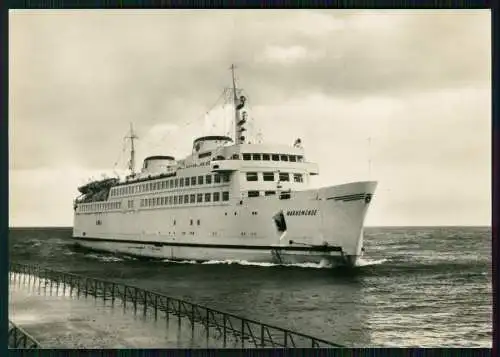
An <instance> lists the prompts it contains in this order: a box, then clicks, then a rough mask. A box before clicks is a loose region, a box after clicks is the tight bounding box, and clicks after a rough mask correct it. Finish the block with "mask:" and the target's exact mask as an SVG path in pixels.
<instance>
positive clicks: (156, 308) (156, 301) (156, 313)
mask: <svg viewBox="0 0 500 357" xmlns="http://www.w3.org/2000/svg"><path fill="white" fill-rule="evenodd" d="M155 320H158V294H155Z"/></svg>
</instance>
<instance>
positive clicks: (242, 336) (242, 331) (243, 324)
mask: <svg viewBox="0 0 500 357" xmlns="http://www.w3.org/2000/svg"><path fill="white" fill-rule="evenodd" d="M241 348H245V320H243V319H241Z"/></svg>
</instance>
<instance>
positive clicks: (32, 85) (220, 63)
mask: <svg viewBox="0 0 500 357" xmlns="http://www.w3.org/2000/svg"><path fill="white" fill-rule="evenodd" d="M490 41H491V22H490V12H489V10H474V11H472V10H471V11H469V10H456V11H450V10H440V11H438V10H425V11H424V10H421V11H410V10H393V11H389V10H386V11H368V10H364V11H363V10H356V11H354V10H331V11H327V10H303V11H302V10H301V11H299V10H259V11H253V10H237V11H236V10H235V11H229V10H190V11H187V10H186V11H180V10H175V11H174V10H165V11H159V10H154V11H153V10H86V11H83V10H75V11H69V10H50V11H49V10H30V11H20V10H16V11H10V14H9V211H10V212H9V222H10V223H9V224H10V226H71V225H72V221H73V208H72V206H73V200H74V199H75V198H76V196H78V191H77V187H78V186H79V185H81V184H83V183H85V182H87V181H88V179H89V178H90V177H94V178H100V177H101V175H102V174H103V173H104V174H107V175H108V176H109V175H112V174H113V173H115V172H116V173H119V174H123V173H125V171H124V169H125V168H126V160H127V151H126V150H124V149H126V147H125V146H124V144H126V142H124V136H126V134H127V132H128V130H129V125H130V123H131V122H132V123H133V124H134V128H135V131H136V133H137V135H138V136H139V140H138V142H137V162H138V166H140V165H141V162H142V160H143V158H144V157H146V156H149V155H156V154H166V155H174V156H176V157H177V158H182V157H183V156H186V155H188V154H190V152H191V146H192V140H193V139H194V138H196V137H198V136H202V135H208V134H219V135H224V134H227V131H228V129H229V128H230V120H231V112H230V110H231V107H230V106H229V105H227V104H224V99H222V100H220V101H219V102H217V98H220V95H221V94H222V93H223V91H224V88H226V87H229V86H230V85H231V72H230V70H229V67H230V65H231V64H233V63H234V64H235V65H236V67H237V69H236V78H237V82H238V86H239V87H240V88H242V89H243V90H244V94H245V95H246V97H247V98H248V100H247V104H248V112H249V117H250V121H251V122H250V126H249V129H250V134H251V137H253V138H256V140H257V138H258V140H262V141H264V142H274V143H279V144H289V145H292V144H293V142H294V140H295V139H296V138H298V137H300V138H301V139H302V142H303V145H304V148H305V150H306V158H307V160H308V161H313V162H316V163H318V165H319V169H320V175H319V176H318V177H315V178H314V181H313V183H312V184H313V187H321V186H327V185H334V184H342V183H346V182H350V181H362V180H376V181H378V182H379V184H378V188H377V191H376V193H375V196H374V198H373V200H372V204H371V207H370V209H369V213H368V216H367V220H366V225H368V226H408V225H411V226H419V225H490V224H491V89H490V88H491V52H490ZM214 104H215V107H214ZM209 109H213V110H211V111H210V110H209ZM207 111H208V114H207Z"/></svg>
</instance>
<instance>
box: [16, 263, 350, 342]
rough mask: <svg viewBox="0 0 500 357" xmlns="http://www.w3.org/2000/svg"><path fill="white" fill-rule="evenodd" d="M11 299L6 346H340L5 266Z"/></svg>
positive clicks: (58, 274)
mask: <svg viewBox="0 0 500 357" xmlns="http://www.w3.org/2000/svg"><path fill="white" fill-rule="evenodd" d="M9 297H10V299H9V300H10V301H9V319H10V320H11V321H12V322H13V323H12V324H11V325H9V347H11V348H24V347H26V348H28V347H29V348H39V347H40V346H41V347H45V348H65V347H66V348H127V347H135V348H152V347H156V348H273V347H274V348H281V347H285V348H305V347H308V348H311V347H312V348H332V347H342V346H341V345H339V344H336V343H334V342H330V341H326V340H323V339H318V338H315V337H313V336H309V335H306V334H303V333H300V332H296V331H291V330H288V329H283V328H280V327H276V326H272V325H270V324H266V323H262V322H259V321H254V320H251V319H247V318H243V317H239V316H236V315H233V314H229V313H225V312H222V311H218V310H214V309H211V308H209V307H205V306H202V305H199V304H195V303H192V302H188V301H185V300H181V299H177V298H174V297H170V296H166V295H164V294H160V293H157V292H153V291H148V290H144V289H141V288H138V287H134V286H129V285H125V284H122V283H117V282H113V281H106V280H102V279H96V278H90V277H85V276H82V275H78V274H72V273H67V272H62V271H56V270H51V269H47V268H42V267H39V266H32V265H22V264H11V265H10V272H9ZM118 307H120V308H118ZM44 314H45V315H44ZM23 315H25V316H23ZM70 315H71V316H70ZM10 326H12V328H11V327H10ZM11 335H12V339H11V338H10V336H11ZM21 336H25V337H21ZM76 337H77V338H76ZM77 342H78V343H77ZM75 343H77V344H76V345H75ZM23 346H24V347H23Z"/></svg>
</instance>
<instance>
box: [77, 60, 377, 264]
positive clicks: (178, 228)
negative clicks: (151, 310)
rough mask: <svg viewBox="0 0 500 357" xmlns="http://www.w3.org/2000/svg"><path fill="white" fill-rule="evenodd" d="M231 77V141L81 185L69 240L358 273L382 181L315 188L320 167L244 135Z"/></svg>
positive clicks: (210, 142) (135, 251)
mask: <svg viewBox="0 0 500 357" xmlns="http://www.w3.org/2000/svg"><path fill="white" fill-rule="evenodd" d="M232 69H233V86H232V91H231V93H232V97H233V98H232V99H233V105H234V137H233V138H231V137H228V136H205V137H200V138H197V139H196V140H194V142H193V148H192V152H191V154H190V155H188V156H187V157H185V158H182V159H179V160H177V159H176V158H174V157H173V156H169V155H156V156H150V157H147V158H146V159H145V160H144V163H143V167H142V170H141V172H140V173H136V172H135V171H134V166H135V165H134V158H135V150H134V139H136V138H137V137H136V136H135V135H134V133H133V130H132V128H131V133H130V136H128V138H129V139H130V142H131V159H130V165H129V169H130V171H131V173H130V175H128V176H127V177H126V178H125V179H124V180H120V179H118V178H110V179H104V180H99V181H93V182H90V183H88V184H86V185H84V186H82V187H79V191H80V193H81V195H80V196H79V197H78V198H77V199H76V200H75V205H74V228H73V238H74V239H75V241H76V242H77V243H78V244H79V245H82V246H84V247H87V248H91V249H96V250H103V251H109V252H115V253H120V254H128V255H135V256H144V257H149V258H159V259H171V260H196V261H207V260H246V261H249V262H272V263H278V264H295V263H309V262H311V263H319V264H326V265H331V266H339V265H347V266H353V265H355V264H356V261H357V259H358V258H359V257H360V256H361V255H362V253H363V224H364V219H365V216H366V212H367V209H368V206H369V205H370V202H371V199H372V196H373V194H374V191H375V188H376V185H377V183H376V182H374V181H364V182H351V183H346V184H343V185H335V186H327V187H323V188H319V189H312V188H309V183H310V178H311V176H314V175H318V174H319V170H318V166H317V164H315V163H313V162H309V161H308V160H307V159H306V157H305V151H304V148H303V147H302V145H301V142H300V139H297V140H296V141H295V144H294V145H293V146H285V145H276V144H273V143H255V142H250V141H249V140H248V139H247V138H246V137H245V131H246V128H245V124H246V123H247V112H246V109H245V101H246V99H245V97H244V96H242V95H240V93H241V91H240V90H239V89H237V88H236V84H235V79H234V67H232Z"/></svg>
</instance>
